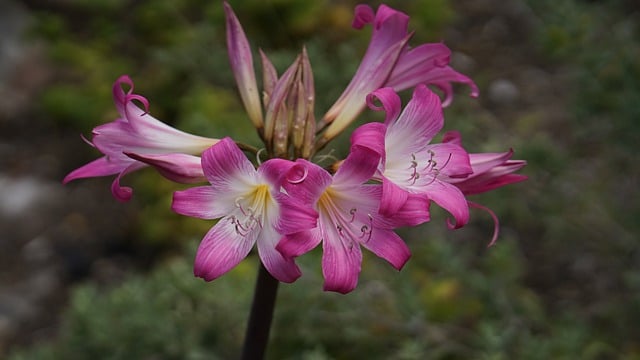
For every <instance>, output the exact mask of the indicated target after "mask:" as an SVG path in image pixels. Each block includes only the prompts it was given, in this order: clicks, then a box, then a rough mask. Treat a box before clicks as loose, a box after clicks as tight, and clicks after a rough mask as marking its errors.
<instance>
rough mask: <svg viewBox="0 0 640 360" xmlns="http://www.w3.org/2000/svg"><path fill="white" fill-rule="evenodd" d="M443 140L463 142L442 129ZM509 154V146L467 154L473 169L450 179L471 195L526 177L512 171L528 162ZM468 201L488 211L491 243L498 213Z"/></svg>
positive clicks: (456, 133)
mask: <svg viewBox="0 0 640 360" xmlns="http://www.w3.org/2000/svg"><path fill="white" fill-rule="evenodd" d="M442 141H443V142H445V143H454V144H457V145H460V146H462V140H461V137H460V134H459V133H458V132H457V131H449V132H447V133H445V134H444V138H443V140H442ZM512 156H513V150H511V149H510V150H509V151H506V152H502V153H475V154H469V159H470V163H471V168H472V169H473V173H472V174H470V175H469V176H467V177H466V178H457V179H456V178H452V179H449V182H450V183H451V184H453V185H455V186H456V187H458V188H459V189H460V190H461V191H462V193H463V194H465V195H474V194H480V193H483V192H487V191H490V190H493V189H497V188H499V187H502V186H504V185H509V184H513V183H517V182H521V181H524V180H526V179H527V176H525V175H520V174H514V172H516V171H518V170H520V169H522V168H523V167H524V166H525V165H527V162H526V161H524V160H511V157H512ZM468 204H469V207H473V208H477V209H481V210H484V211H486V212H487V213H489V215H491V218H492V219H493V223H494V230H493V237H492V238H491V241H490V242H489V246H491V245H493V244H494V243H495V242H496V240H497V239H498V234H499V232H500V223H499V221H498V217H497V216H496V214H495V213H494V212H493V211H492V210H491V209H489V208H488V207H486V206H483V205H480V204H478V203H475V202H471V201H468Z"/></svg>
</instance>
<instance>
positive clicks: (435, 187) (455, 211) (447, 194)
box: [426, 180, 469, 229]
mask: <svg viewBox="0 0 640 360" xmlns="http://www.w3.org/2000/svg"><path fill="white" fill-rule="evenodd" d="M426 194H427V195H428V196H429V198H430V199H431V200H433V201H435V203H436V204H438V205H440V206H441V207H442V208H444V209H445V210H447V211H448V212H449V213H450V214H451V215H453V218H454V220H455V222H454V223H449V227H450V228H455V229H457V228H460V227H462V226H464V225H465V224H466V223H467V222H468V221H469V205H468V204H467V200H466V199H465V197H464V195H463V194H462V191H460V189H458V188H457V187H455V186H454V185H452V184H449V183H446V182H443V181H440V180H435V181H433V182H432V183H431V184H430V185H429V187H428V190H427V191H426Z"/></svg>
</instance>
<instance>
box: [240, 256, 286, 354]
mask: <svg viewBox="0 0 640 360" xmlns="http://www.w3.org/2000/svg"><path fill="white" fill-rule="evenodd" d="M278 284H279V281H278V280H276V279H275V278H274V277H273V276H271V274H269V272H268V271H267V269H265V267H264V265H262V263H260V269H259V270H258V279H257V280H256V289H255V292H254V294H253V304H252V305H251V313H250V314H249V322H248V324H247V331H246V333H245V338H244V347H243V348H242V357H241V359H242V360H262V359H263V358H264V354H265V352H266V349H267V343H268V342H269V330H270V329H271V320H272V319H273V310H274V308H275V304H276V295H277V293H278Z"/></svg>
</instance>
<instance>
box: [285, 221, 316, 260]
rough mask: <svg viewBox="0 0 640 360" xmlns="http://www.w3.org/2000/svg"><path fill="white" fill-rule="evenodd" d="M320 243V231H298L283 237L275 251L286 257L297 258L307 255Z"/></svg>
mask: <svg viewBox="0 0 640 360" xmlns="http://www.w3.org/2000/svg"><path fill="white" fill-rule="evenodd" d="M321 241H322V236H321V234H320V231H319V230H318V229H317V228H316V229H313V230H307V231H299V232H296V233H292V234H288V235H286V236H285V237H283V238H282V239H281V240H280V242H279V243H278V245H276V249H277V250H278V251H280V253H282V255H284V256H286V257H297V256H300V255H303V254H306V253H308V252H309V251H311V250H312V249H314V248H315V247H316V246H318V244H320V242H321Z"/></svg>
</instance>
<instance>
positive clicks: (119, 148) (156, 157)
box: [63, 75, 218, 201]
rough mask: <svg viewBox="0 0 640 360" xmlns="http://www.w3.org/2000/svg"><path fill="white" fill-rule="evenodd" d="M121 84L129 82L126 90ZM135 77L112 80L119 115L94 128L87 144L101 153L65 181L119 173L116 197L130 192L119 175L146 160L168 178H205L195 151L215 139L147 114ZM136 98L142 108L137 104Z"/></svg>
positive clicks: (123, 197) (114, 186)
mask: <svg viewBox="0 0 640 360" xmlns="http://www.w3.org/2000/svg"><path fill="white" fill-rule="evenodd" d="M123 85H126V86H128V87H129V90H128V91H127V92H125V91H124V90H123ZM133 88H134V86H133V81H131V79H130V78H129V77H128V76H126V75H125V76H121V77H120V78H119V79H118V80H117V81H116V82H115V83H114V85H113V99H114V103H115V105H116V108H117V110H118V113H119V114H120V117H119V118H118V119H116V120H115V121H113V122H110V123H107V124H104V125H101V126H98V127H96V128H94V129H93V138H92V140H91V142H89V141H87V142H88V143H89V145H91V146H93V147H95V148H96V149H98V150H99V151H100V152H101V153H102V154H104V156H103V157H101V158H99V159H97V160H94V161H92V162H90V163H88V164H86V165H84V166H82V167H80V168H78V169H76V170H74V171H72V172H71V173H69V174H68V175H67V176H66V177H65V178H64V180H63V183H65V184H66V183H67V182H69V181H72V180H75V179H79V178H87V177H98V176H107V175H113V174H118V175H117V176H116V178H115V180H114V181H113V183H112V185H111V192H112V193H113V195H114V196H115V197H116V199H118V200H120V201H127V200H129V199H130V198H131V195H132V190H131V188H128V187H123V186H120V179H121V178H122V176H124V175H126V174H128V173H131V172H133V171H136V170H138V169H141V168H143V167H145V166H147V165H152V166H154V167H156V168H157V169H158V170H159V172H160V173H161V174H162V175H164V176H165V177H167V178H168V179H170V180H173V181H178V182H185V183H189V182H198V181H203V180H204V175H203V173H202V169H201V167H200V164H199V163H200V158H199V157H198V156H194V155H199V154H200V153H201V152H202V151H204V150H205V149H206V148H208V147H210V146H211V145H213V144H215V143H216V142H218V140H217V139H209V138H205V137H201V136H195V135H191V134H187V133H185V132H182V131H180V130H177V129H175V128H173V127H171V126H168V125H166V124H164V123H162V122H160V121H159V120H157V119H156V118H154V117H153V116H151V115H149V113H148V108H149V102H148V101H147V99H145V98H144V97H142V96H140V95H137V94H134V93H133ZM134 100H136V101H139V102H140V103H141V104H142V105H143V106H144V110H143V109H141V108H139V107H138V106H136V104H135V103H134Z"/></svg>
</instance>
